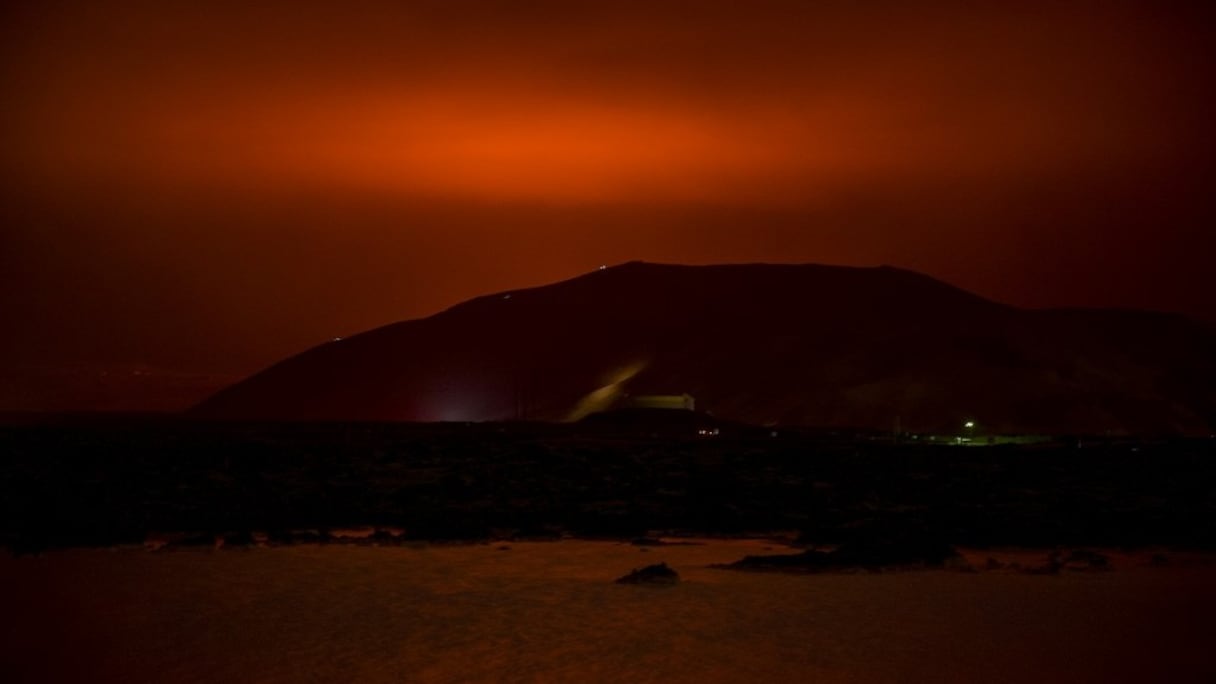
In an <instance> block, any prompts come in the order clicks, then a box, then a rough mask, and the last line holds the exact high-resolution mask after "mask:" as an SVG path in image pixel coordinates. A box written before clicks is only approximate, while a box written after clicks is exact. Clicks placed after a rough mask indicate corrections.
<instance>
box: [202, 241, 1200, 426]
mask: <svg viewBox="0 0 1216 684" xmlns="http://www.w3.org/2000/svg"><path fill="white" fill-rule="evenodd" d="M1213 387H1216V334H1214V333H1213V331H1212V330H1211V329H1210V328H1209V327H1208V326H1204V325H1202V324H1200V323H1197V322H1194V321H1191V320H1190V319H1187V318H1186V317H1184V316H1181V315H1178V314H1168V313H1159V312H1151V311H1138V310H1111V309H1040V310H1036V309H1021V308H1017V307H1013V306H1009V305H1006V304H1003V303H999V302H995V301H992V300H989V299H986V298H984V297H981V296H979V295H976V294H974V293H971V292H968V291H966V290H963V289H961V288H958V287H955V286H953V285H950V284H948V283H945V282H943V281H940V280H937V279H935V278H932V277H930V276H927V275H924V274H920V273H917V272H915V271H910V270H906V269H901V268H896V267H891V266H878V267H852V266H827V265H821V264H719V265H711V266H687V265H676V264H652V263H647V262H626V263H624V264H620V265H617V266H613V267H611V268H602V269H598V270H596V271H592V272H589V273H586V274H582V275H580V276H576V277H574V278H571V279H569V280H564V281H560V282H557V283H551V284H548V285H542V286H539V287H533V288H525V289H518V290H507V291H502V292H498V293H493V294H488V295H483V296H480V297H475V298H473V299H470V300H467V301H465V302H461V303H459V304H456V305H454V306H452V307H449V308H448V309H445V310H443V311H440V312H438V313H436V314H433V315H431V316H428V317H426V318H420V319H413V320H408V321H399V322H396V323H390V324H388V325H386V326H382V327H379V328H375V329H373V330H369V331H367V332H364V333H360V334H358V335H355V336H351V337H348V338H345V339H342V340H341V341H336V342H331V343H327V344H323V345H320V346H318V347H314V348H312V349H310V350H307V351H305V352H302V353H301V354H297V355H295V356H292V357H289V358H287V359H285V360H283V361H281V362H279V363H277V364H275V365H272V366H271V367H269V368H267V369H265V370H263V371H261V372H260V373H257V374H255V375H253V376H251V377H250V378H248V379H246V380H245V381H243V382H240V383H237V384H236V385H234V386H232V387H230V388H227V389H225V390H223V391H221V392H219V393H217V394H216V395H214V396H213V397H211V398H209V399H208V400H206V401H204V402H203V403H202V404H200V405H199V406H198V407H196V409H194V411H192V413H193V414H194V415H197V416H200V417H210V418H250V419H253V418H260V419H286V420H297V419H299V420H307V419H374V420H418V421H429V420H502V419H511V418H529V419H538V420H571V419H577V418H579V417H581V415H585V414H586V412H588V411H592V410H598V409H602V408H606V407H609V406H611V405H613V403H614V401H616V400H617V399H619V398H620V396H622V395H624V394H626V393H634V394H637V393H680V392H689V393H690V394H692V395H694V396H695V397H696V398H697V401H698V408H704V409H706V410H708V411H710V412H712V413H714V414H715V415H718V416H720V417H722V418H724V419H729V420H736V421H740V422H749V423H756V424H799V425H815V426H846V425H847V426H850V427H869V428H875V429H890V428H891V426H892V425H893V423H894V422H896V421H899V422H900V423H901V424H903V425H904V426H906V429H909V430H924V431H935V430H944V429H951V428H952V427H957V425H959V424H961V421H963V420H976V421H978V422H979V423H980V424H981V425H983V426H984V427H985V429H986V430H991V431H1000V432H1039V433H1043V432H1048V433H1080V432H1085V433H1093V432H1097V433H1137V434H1141V433H1179V432H1181V433H1201V432H1206V431H1210V430H1211V429H1213V427H1214V424H1216V419H1214V416H1216V391H1214V390H1213Z"/></svg>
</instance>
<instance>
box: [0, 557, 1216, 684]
mask: <svg viewBox="0 0 1216 684" xmlns="http://www.w3.org/2000/svg"><path fill="white" fill-rule="evenodd" d="M504 546H506V547H508V548H503V547H504ZM642 548H644V547H635V546H631V545H629V544H621V543H614V542H603V541H578V540H566V541H561V542H531V543H510V544H506V545H502V544H478V545H422V546H414V547H399V546H393V547H372V546H356V545H326V546H292V547H272V548H253V549H247V550H210V549H208V550H182V551H159V552H148V551H144V550H142V549H118V550H72V551H59V552H51V553H47V554H44V555H42V556H39V557H23V558H18V559H14V558H3V559H0V598H2V600H3V603H2V605H3V611H4V616H3V621H2V622H3V625H4V626H3V630H4V632H3V634H2V635H0V637H2V641H0V661H2V662H0V665H2V667H3V670H0V672H2V673H3V674H2V675H0V678H3V679H4V680H6V681H9V682H26V681H30V682H34V681H44V682H58V681H77V682H97V681H107V682H109V681H113V682H120V681H121V682H487V681H503V682H667V683H670V682H701V683H708V682H767V681H775V682H950V681H954V682H981V681H983V682H1045V681H1068V682H1122V681H1170V682H1191V681H1194V682H1200V681H1216V648H1214V647H1216V631H1213V628H1212V626H1211V625H1212V623H1213V618H1214V617H1216V613H1214V612H1213V611H1216V566H1214V565H1211V564H1207V563H1174V564H1173V565H1171V566H1170V567H1166V568H1152V567H1146V566H1144V565H1143V564H1142V563H1140V562H1137V561H1134V560H1131V559H1122V560H1121V561H1120V562H1118V563H1117V564H1116V567H1117V569H1116V570H1115V571H1113V572H1106V573H1077V574H1064V575H1061V576H1058V577H1050V576H1032V575H1024V574H1016V573H1002V572H981V573H974V574H967V573H961V572H953V571H915V572H913V571H908V572H895V573H883V574H827V575H785V574H771V573H762V574H757V573H742V572H733V571H725V570H716V569H712V568H709V567H707V566H708V565H710V564H713V563H722V562H730V561H733V560H737V559H738V558H740V557H742V556H743V555H746V554H755V553H766V552H771V553H779V552H782V551H783V549H782V548H781V547H780V546H774V545H772V544H771V543H770V542H765V541H761V540H713V541H706V542H705V543H704V544H701V545H688V546H663V547H654V548H648V549H646V550H642ZM980 558H981V560H982V558H983V556H982V555H981V556H980ZM658 561H666V562H668V563H669V564H670V565H672V566H673V567H674V568H675V569H677V570H678V571H679V572H680V574H681V576H682V577H683V579H684V580H685V581H684V582H682V583H681V584H679V585H678V586H674V587H646V586H625V585H617V584H614V583H613V581H612V580H613V579H614V578H616V577H618V576H620V575H623V574H625V573H626V572H628V571H629V570H630V569H632V568H635V567H640V566H643V565H646V564H650V563H654V562H658Z"/></svg>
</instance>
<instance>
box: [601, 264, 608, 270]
mask: <svg viewBox="0 0 1216 684" xmlns="http://www.w3.org/2000/svg"><path fill="white" fill-rule="evenodd" d="M607 269H608V266H607V264H600V270H601V271H605V270H607Z"/></svg>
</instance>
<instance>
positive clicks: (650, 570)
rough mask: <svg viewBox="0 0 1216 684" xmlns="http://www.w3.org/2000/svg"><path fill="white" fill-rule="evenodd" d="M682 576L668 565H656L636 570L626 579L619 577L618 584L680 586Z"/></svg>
mask: <svg viewBox="0 0 1216 684" xmlns="http://www.w3.org/2000/svg"><path fill="white" fill-rule="evenodd" d="M679 581H680V574H679V573H678V572H676V571H675V570H672V569H671V568H670V567H668V565H667V564H666V563H656V564H655V565H647V566H646V567H644V568H636V569H634V570H633V571H632V572H630V573H629V574H628V575H625V576H624V577H618V578H617V580H616V583H617V584H653V585H659V586H670V585H673V584H678V583H679Z"/></svg>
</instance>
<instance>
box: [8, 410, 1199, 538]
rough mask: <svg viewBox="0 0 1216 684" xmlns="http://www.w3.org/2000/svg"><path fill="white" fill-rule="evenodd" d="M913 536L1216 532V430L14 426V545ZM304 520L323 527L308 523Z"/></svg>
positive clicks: (150, 421)
mask: <svg viewBox="0 0 1216 684" xmlns="http://www.w3.org/2000/svg"><path fill="white" fill-rule="evenodd" d="M351 526H372V527H379V528H385V529H386V530H387V529H391V530H393V531H392V532H389V531H383V532H381V533H380V538H381V540H383V541H387V542H392V541H401V540H407V539H431V540H439V539H484V538H545V537H555V536H559V535H564V534H571V535H576V536H584V537H596V536H606V537H634V536H639V535H644V534H646V533H647V532H648V531H651V530H665V531H676V532H684V533H689V534H702V535H706V534H708V535H717V534H728V535H729V534H742V533H763V532H766V531H776V530H796V531H799V532H800V533H801V537H802V540H803V541H806V542H810V543H824V544H837V543H846V542H850V541H852V540H856V539H864V538H871V537H873V536H874V535H875V534H881V535H883V536H887V537H890V536H892V535H902V534H908V533H914V534H915V535H917V536H918V537H919V538H931V539H934V540H939V541H941V542H945V543H949V544H958V545H967V546H973V547H974V546H980V547H982V546H986V545H1012V546H1027V547H1044V546H1054V545H1100V546H1106V547H1140V546H1173V547H1179V548H1194V549H1216V443H1214V442H1213V441H1212V440H1210V439H1192V440H1176V441H1168V440H1161V441H1126V440H1119V441H1116V440H1105V441H1103V440H1077V439H1075V438H1072V439H1066V440H1058V441H1055V442H1051V443H1046V444H1038V445H1022V446H1014V445H1008V446H986V447H958V446H947V445H920V444H908V443H905V444H894V443H891V442H890V441H889V440H888V441H883V440H880V439H870V438H866V437H856V436H854V437H842V436H831V435H827V436H825V435H814V434H800V433H796V432H781V433H779V434H777V435H776V436H773V434H772V433H770V432H767V431H764V432H758V433H751V434H746V435H744V436H738V437H731V436H729V435H726V434H723V435H721V436H712V437H698V436H691V437H688V438H684V437H680V436H674V437H673V436H666V437H654V436H650V435H649V434H633V435H627V434H608V433H604V432H602V431H598V432H595V433H591V432H589V431H588V430H587V429H586V428H585V427H584V428H579V427H577V426H570V425H540V424H469V425H458V424H431V425H422V424H390V423H349V424H347V423H315V424H300V423H296V424H270V423H207V422H190V421H179V420H170V419H154V418H140V419H118V418H112V419H105V420H101V419H91V420H58V421H41V422H27V423H26V424H22V425H9V426H6V427H3V428H0V544H3V545H4V546H7V547H9V548H10V549H11V550H13V551H15V552H18V553H23V552H33V551H38V550H42V549H47V548H56V547H69V546H105V545H112V544H121V543H138V542H142V541H144V540H146V539H148V538H150V537H156V536H167V537H168V538H170V539H174V540H176V541H175V543H179V544H189V543H196V544H203V545H206V544H211V543H213V539H215V538H221V539H226V543H228V544H230V545H240V544H246V543H250V541H251V539H252V535H253V533H255V532H256V533H258V534H259V535H261V534H266V535H268V537H269V539H270V541H271V542H272V543H273V542H281V543H287V542H290V541H293V540H294V541H303V540H314V541H325V540H327V539H329V538H330V536H329V535H330V532H329V531H331V530H336V529H339V528H344V527H351ZM302 531H307V532H302Z"/></svg>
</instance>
